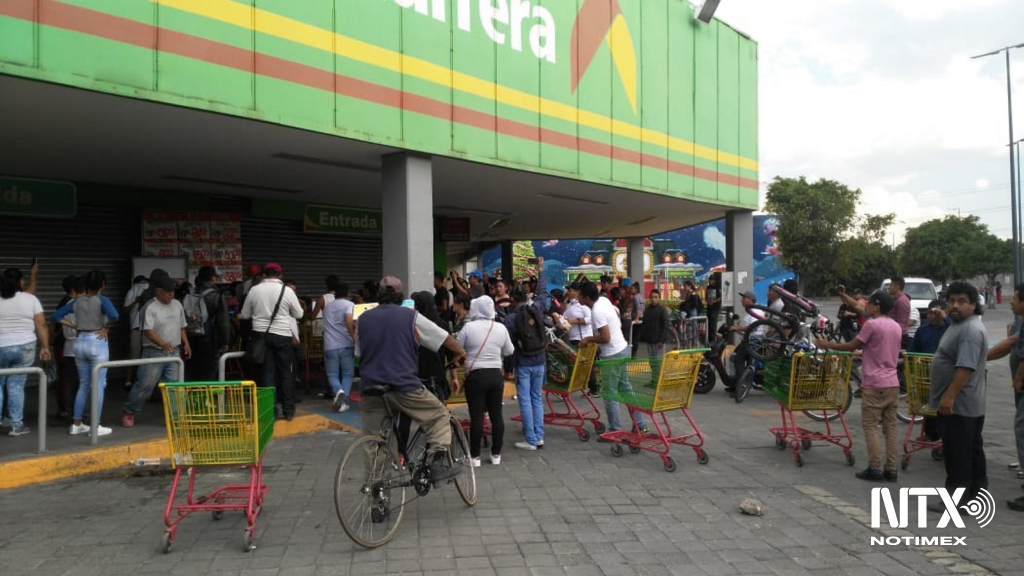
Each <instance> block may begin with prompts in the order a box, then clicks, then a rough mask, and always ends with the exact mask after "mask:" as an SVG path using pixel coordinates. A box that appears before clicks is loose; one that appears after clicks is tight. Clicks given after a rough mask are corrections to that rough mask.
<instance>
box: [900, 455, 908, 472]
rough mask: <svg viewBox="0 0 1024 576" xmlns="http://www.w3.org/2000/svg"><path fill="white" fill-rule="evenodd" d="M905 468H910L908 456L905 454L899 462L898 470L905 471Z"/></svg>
mask: <svg viewBox="0 0 1024 576" xmlns="http://www.w3.org/2000/svg"><path fill="white" fill-rule="evenodd" d="M907 468H910V454H905V455H904V456H903V459H902V460H901V461H900V469H902V470H906V469H907Z"/></svg>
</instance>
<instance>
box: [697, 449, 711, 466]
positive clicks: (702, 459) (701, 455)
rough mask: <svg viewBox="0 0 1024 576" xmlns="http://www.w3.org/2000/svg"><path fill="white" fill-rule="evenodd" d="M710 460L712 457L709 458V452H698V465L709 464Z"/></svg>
mask: <svg viewBox="0 0 1024 576" xmlns="http://www.w3.org/2000/svg"><path fill="white" fill-rule="evenodd" d="M709 460H711V456H708V453H707V451H705V450H698V451H697V463H698V464H707V463H708V461H709Z"/></svg>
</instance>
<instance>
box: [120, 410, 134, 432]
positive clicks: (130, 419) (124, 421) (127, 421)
mask: <svg viewBox="0 0 1024 576" xmlns="http://www.w3.org/2000/svg"><path fill="white" fill-rule="evenodd" d="M121 426H124V427H125V428H131V427H132V426H135V414H129V413H127V412H125V413H124V414H122V415H121Z"/></svg>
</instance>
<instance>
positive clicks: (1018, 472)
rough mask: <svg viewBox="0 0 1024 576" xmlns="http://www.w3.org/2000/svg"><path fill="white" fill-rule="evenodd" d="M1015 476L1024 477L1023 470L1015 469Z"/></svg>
mask: <svg viewBox="0 0 1024 576" xmlns="http://www.w3.org/2000/svg"><path fill="white" fill-rule="evenodd" d="M1017 478H1020V479H1024V470H1018V471H1017Z"/></svg>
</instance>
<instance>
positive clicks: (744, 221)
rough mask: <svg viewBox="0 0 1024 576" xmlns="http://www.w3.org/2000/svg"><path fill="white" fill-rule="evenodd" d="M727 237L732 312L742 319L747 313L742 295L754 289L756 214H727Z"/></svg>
mask: <svg viewBox="0 0 1024 576" xmlns="http://www.w3.org/2000/svg"><path fill="white" fill-rule="evenodd" d="M725 237H726V244H725V266H726V269H727V270H728V271H729V272H732V281H733V285H732V286H731V287H730V288H728V290H730V291H731V293H732V295H733V306H732V310H733V312H735V313H736V314H739V315H740V318H742V317H743V314H744V313H745V312H744V310H743V303H742V302H741V301H740V293H741V292H746V291H747V290H753V289H754V213H753V212H751V211H749V210H734V211H732V212H729V213H728V214H726V215H725ZM722 289H723V290H726V289H727V288H726V287H725V286H722ZM760 304H764V302H760Z"/></svg>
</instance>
